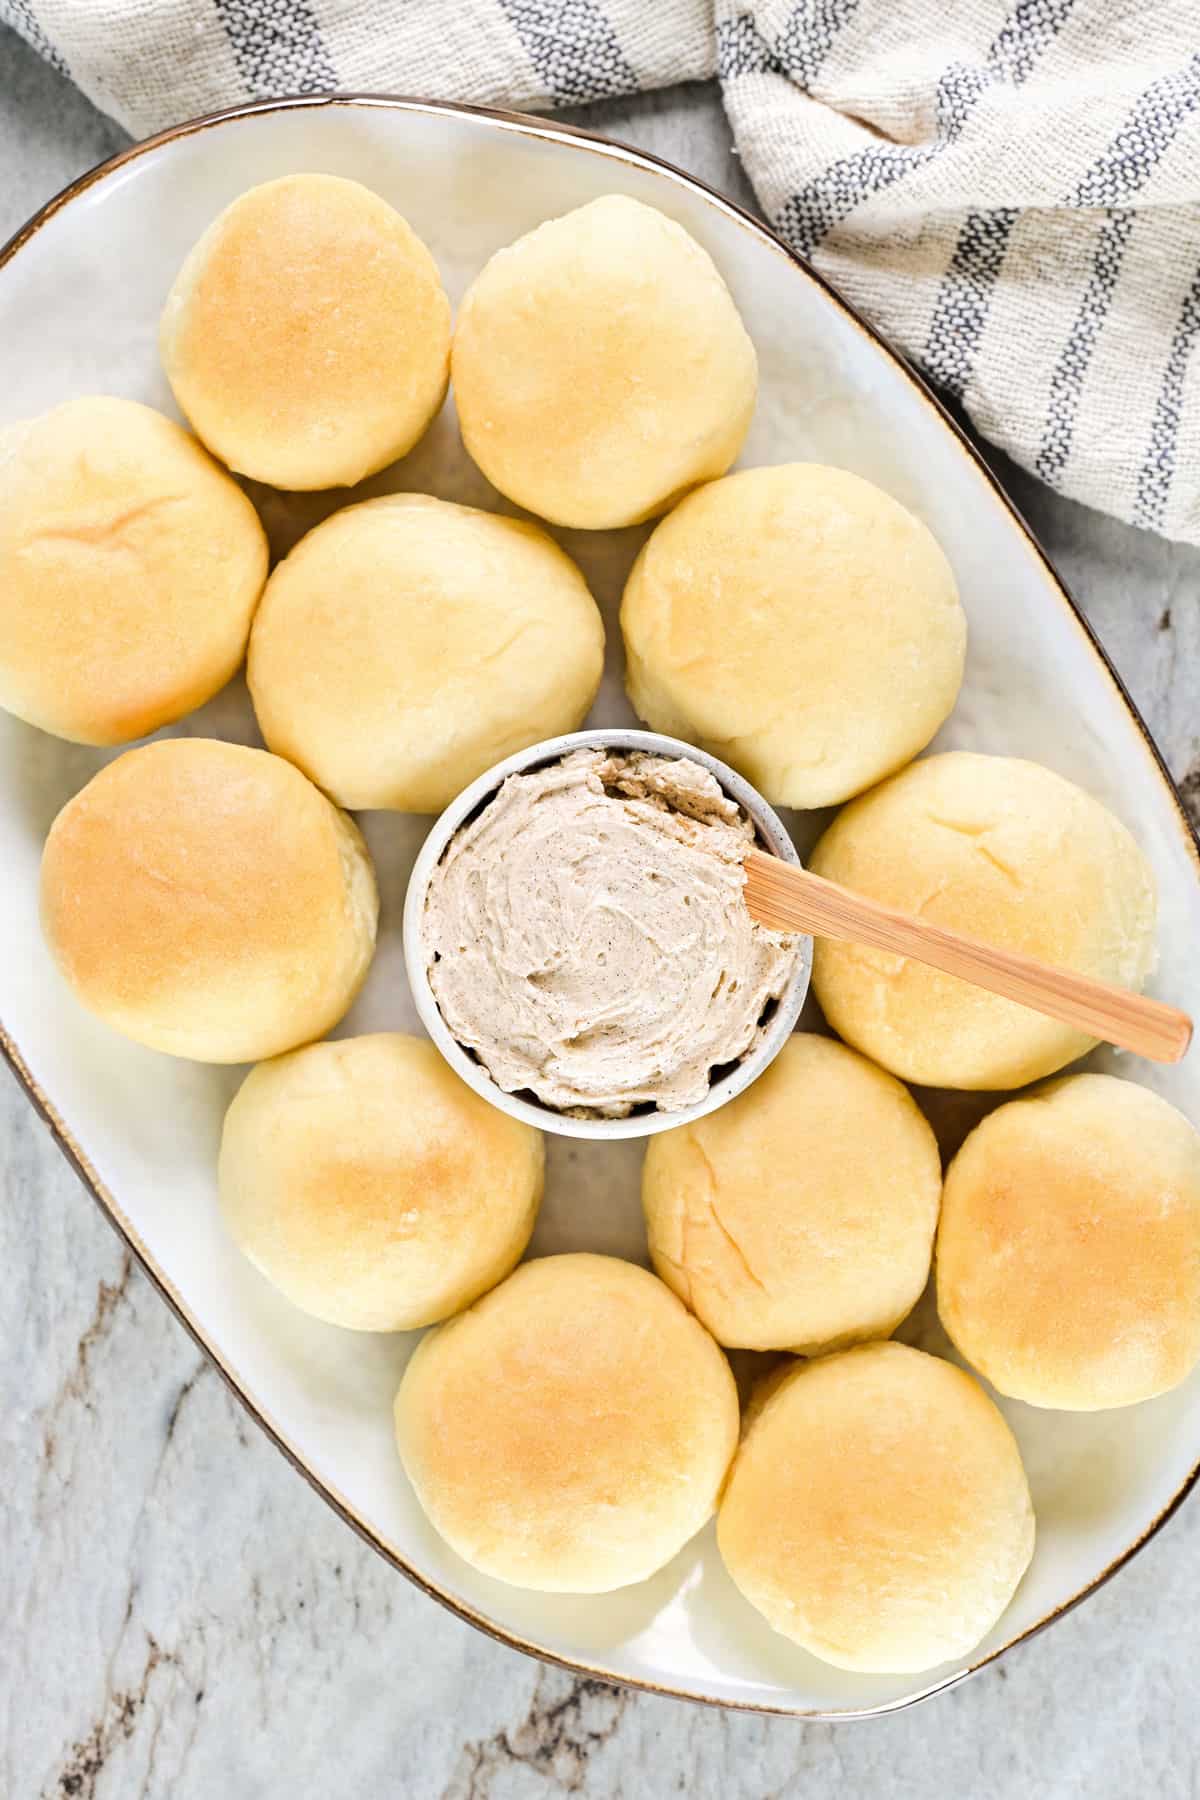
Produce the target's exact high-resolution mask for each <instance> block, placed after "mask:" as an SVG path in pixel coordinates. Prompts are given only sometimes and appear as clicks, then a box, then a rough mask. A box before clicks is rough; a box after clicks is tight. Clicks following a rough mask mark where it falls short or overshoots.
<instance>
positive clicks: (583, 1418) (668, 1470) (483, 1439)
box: [396, 1255, 738, 1594]
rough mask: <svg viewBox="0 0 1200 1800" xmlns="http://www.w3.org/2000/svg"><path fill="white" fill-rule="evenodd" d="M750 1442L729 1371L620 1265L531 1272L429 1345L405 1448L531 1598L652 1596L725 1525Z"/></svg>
mask: <svg viewBox="0 0 1200 1800" xmlns="http://www.w3.org/2000/svg"><path fill="white" fill-rule="evenodd" d="M737 1434H738V1402H737V1390H736V1388H735V1386H734V1381H733V1376H732V1374H731V1373H730V1370H729V1365H728V1363H727V1362H726V1360H725V1358H724V1356H723V1355H722V1354H721V1352H720V1350H718V1348H717V1346H716V1345H715V1344H714V1343H713V1341H712V1339H711V1338H710V1337H709V1335H708V1333H707V1332H706V1331H705V1329H704V1327H703V1326H702V1325H699V1324H697V1322H696V1320H695V1319H693V1318H692V1317H691V1315H690V1313H688V1312H687V1311H686V1310H685V1309H684V1307H683V1306H682V1305H681V1304H680V1302H679V1301H678V1300H677V1299H676V1298H675V1296H674V1294H672V1293H671V1292H670V1290H669V1289H668V1288H665V1287H664V1286H663V1284H662V1282H661V1281H658V1280H656V1279H655V1277H654V1276H653V1275H650V1274H648V1273H647V1271H646V1270H645V1269H639V1268H638V1267H637V1266H636V1265H635V1264H633V1263H627V1262H619V1261H618V1260H617V1259H616V1258H615V1257H609V1256H587V1255H572V1256H549V1257H545V1258H543V1259H542V1260H540V1261H537V1262H530V1263H524V1264H523V1265H522V1266H521V1268H519V1269H517V1270H516V1272H515V1273H514V1274H512V1275H510V1276H509V1278H508V1280H507V1281H505V1282H503V1283H502V1284H501V1285H500V1286H499V1287H498V1288H493V1290H492V1292H491V1293H490V1294H487V1295H485V1296H484V1298H483V1299H482V1300H478V1301H476V1303H475V1305H474V1306H473V1307H471V1309H470V1311H469V1312H465V1313H460V1314H459V1316H458V1317H457V1318H456V1319H451V1320H450V1321H449V1322H448V1323H447V1324H445V1325H441V1326H439V1327H438V1328H437V1330H436V1331H433V1332H431V1333H430V1335H429V1336H428V1337H426V1338H424V1339H423V1340H422V1342H421V1343H420V1344H419V1345H418V1347H417V1350H416V1352H415V1354H414V1355H413V1358H412V1360H411V1362H410V1363H409V1365H408V1368H407V1369H406V1370H405V1372H404V1379H403V1380H402V1382H401V1384H400V1391H399V1393H398V1394H397V1396H396V1442H397V1445H398V1447H399V1451H400V1457H401V1460H402V1461H403V1464H404V1467H405V1470H406V1471H407V1473H408V1477H409V1480H410V1481H411V1482H412V1484H413V1488H414V1489H415V1491H416V1494H417V1498H418V1499H419V1500H420V1502H421V1504H422V1506H423V1507H424V1508H425V1511H426V1512H427V1513H428V1515H429V1518H430V1520H431V1521H432V1523H433V1524H434V1526H435V1527H436V1528H437V1530H438V1531H440V1532H441V1534H442V1536H443V1537H444V1538H445V1539H446V1541H447V1543H448V1544H449V1545H450V1546H451V1548H452V1549H453V1550H455V1551H457V1553H458V1554H459V1556H461V1557H463V1558H464V1559H465V1560H466V1561H467V1562H469V1563H471V1564H472V1565H473V1567H475V1568H477V1569H480V1570H482V1571H483V1573H484V1574H485V1575H491V1576H494V1577H495V1578H496V1579H497V1580H499V1581H507V1582H511V1583H512V1584H513V1585H514V1586H517V1587H527V1588H538V1589H541V1590H542V1591H543V1592H546V1593H573V1594H597V1593H604V1592H606V1591H607V1590H608V1589H610V1588H619V1587H625V1586H627V1585H628V1584H629V1583H631V1582H635V1581H643V1580H644V1579H645V1578H646V1576H648V1575H652V1574H653V1573H654V1571H655V1570H656V1569H660V1568H661V1567H662V1566H663V1564H664V1563H666V1562H669V1561H670V1559H671V1558H672V1557H673V1556H674V1555H675V1553H676V1551H678V1550H681V1549H682V1548H683V1546H684V1544H686V1543H687V1542H688V1540H689V1538H691V1537H692V1536H694V1534H695V1533H696V1532H697V1531H699V1529H700V1527H701V1526H702V1525H703V1524H704V1523H705V1521H706V1520H707V1519H708V1518H709V1517H711V1515H712V1512H713V1509H714V1507H715V1506H716V1503H717V1496H718V1494H719V1493H720V1490H721V1483H722V1482H723V1481H724V1479H725V1473H726V1470H727V1469H728V1467H729V1459H730V1457H731V1456H732V1455H733V1451H734V1446H735V1445H736V1443H737Z"/></svg>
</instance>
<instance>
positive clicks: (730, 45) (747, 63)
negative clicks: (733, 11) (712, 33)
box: [717, 13, 783, 81]
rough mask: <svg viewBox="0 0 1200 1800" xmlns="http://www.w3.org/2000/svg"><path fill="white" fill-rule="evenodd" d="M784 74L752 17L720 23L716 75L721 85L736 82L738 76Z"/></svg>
mask: <svg viewBox="0 0 1200 1800" xmlns="http://www.w3.org/2000/svg"><path fill="white" fill-rule="evenodd" d="M782 73H783V70H782V69H781V68H780V66H779V64H778V63H777V62H776V60H775V58H774V56H772V54H771V46H770V45H769V44H768V43H767V40H766V39H765V38H764V37H761V36H760V35H759V30H758V27H757V25H756V24H755V23H754V20H753V19H752V18H751V17H750V14H749V13H738V14H737V15H736V16H735V17H734V18H732V19H719V20H718V21H717V74H718V75H719V76H720V78H721V80H722V81H736V79H737V77H738V76H739V75H782Z"/></svg>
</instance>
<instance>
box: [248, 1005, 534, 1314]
mask: <svg viewBox="0 0 1200 1800" xmlns="http://www.w3.org/2000/svg"><path fill="white" fill-rule="evenodd" d="M544 1160H545V1157H544V1150H543V1143H542V1136H541V1133H540V1132H538V1131H534V1130H533V1129H532V1127H531V1126H529V1125H523V1124H522V1123H521V1122H520V1120H519V1119H510V1118H509V1117H508V1115H507V1114H506V1113H502V1112H500V1111H498V1110H497V1108H496V1107H494V1106H489V1105H488V1103H487V1101H486V1100H481V1099H480V1098H479V1096H478V1095H477V1094H475V1093H473V1092H472V1090H471V1089H470V1088H469V1087H467V1085H466V1083H465V1082H462V1081H460V1080H459V1078H458V1076H457V1075H455V1074H454V1073H453V1071H452V1070H451V1069H450V1068H449V1067H448V1066H447V1064H446V1063H445V1062H444V1061H443V1060H442V1058H441V1057H440V1056H439V1055H438V1052H437V1051H436V1050H435V1049H434V1047H433V1045H432V1044H431V1043H430V1042H429V1041H428V1039H426V1038H416V1037H406V1036H404V1035H403V1034H402V1033H399V1032H384V1033H380V1034H379V1035H377V1036H374V1037H358V1038H341V1039H338V1040H336V1041H334V1042H327V1043H323V1044H310V1045H309V1046H308V1047H307V1049H304V1050H294V1051H293V1052H292V1053H291V1054H290V1055H289V1056H280V1057H277V1058H276V1059H275V1060H274V1061H272V1062H265V1063H260V1064H259V1066H258V1068H256V1069H254V1070H252V1071H251V1073H250V1074H249V1075H248V1076H247V1077H246V1080H245V1081H244V1082H243V1083H242V1086H241V1087H240V1089H239V1090H238V1092H237V1095H236V1096H235V1098H234V1101H233V1104H232V1105H231V1106H230V1108H229V1111H228V1112H227V1113H226V1115H225V1129H224V1132H223V1134H222V1137H221V1158H220V1188H221V1210H222V1212H223V1213H224V1216H225V1222H226V1224H227V1225H228V1227H229V1230H230V1232H231V1233H232V1235H233V1237H234V1239H235V1241H236V1242H237V1244H238V1245H239V1247H240V1248H241V1249H242V1250H243V1251H244V1252H245V1254H246V1255H247V1256H248V1257H249V1259H250V1261H251V1262H252V1263H253V1264H254V1265H255V1267H256V1268H258V1269H259V1270H260V1271H261V1272H262V1274H264V1275H265V1276H266V1278H267V1280H268V1281H270V1282H273V1283H274V1285H275V1286H276V1287H277V1288H278V1289H279V1290H280V1292H281V1293H283V1294H285V1295H286V1296H287V1298H288V1299H289V1300H290V1301H292V1303H293V1304H294V1305H296V1306H299V1307H301V1308H302V1309H303V1310H304V1311H305V1312H307V1313H312V1314H313V1316H314V1317H315V1318H318V1319H325V1320H326V1321H327V1322H328V1323H329V1324H331V1325H342V1326H345V1327H347V1328H348V1329H350V1330H352V1331H407V1330H410V1329H411V1328H413V1327H415V1326H418V1325H432V1324H434V1323H435V1322H436V1321H437V1320H438V1319H444V1318H447V1317H448V1316H449V1314H450V1313H454V1312H458V1311H460V1309H461V1308H462V1307H464V1306H469V1305H470V1304H471V1302H472V1301H473V1300H477V1299H478V1298H479V1296H480V1294H483V1293H486V1292H487V1290H488V1288H490V1287H494V1286H495V1285H496V1283H497V1282H498V1281H501V1280H503V1278H504V1276H505V1275H507V1274H508V1273H509V1271H510V1270H511V1269H512V1268H514V1267H515V1265H516V1263H517V1262H518V1260H519V1259H520V1256H521V1252H522V1251H523V1250H524V1248H525V1246H526V1244H527V1243H528V1242H529V1234H530V1232H531V1231H532V1230H533V1222H534V1219H535V1218H536V1216H537V1209H538V1202H539V1201H540V1199H541V1197H542V1168H543V1163H544Z"/></svg>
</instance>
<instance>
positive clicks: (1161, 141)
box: [0, 0, 1200, 542]
mask: <svg viewBox="0 0 1200 1800" xmlns="http://www.w3.org/2000/svg"><path fill="white" fill-rule="evenodd" d="M0 19H2V20H4V21H6V22H7V23H9V24H11V25H13V26H14V27H15V28H16V30H17V31H19V32H20V33H21V34H22V35H23V36H24V37H26V38H27V39H28V40H29V42H30V43H31V44H32V45H33V46H34V47H35V48H36V49H37V50H38V51H40V52H41V54H42V55H44V56H45V57H47V58H48V60H50V61H51V62H52V63H53V64H54V65H55V67H57V68H58V69H60V70H62V71H63V72H64V73H65V74H67V75H69V76H70V77H71V78H72V79H73V80H74V81H75V82H77V83H78V85H79V86H80V87H81V88H82V89H83V90H84V92H85V93H86V94H88V95H89V96H90V97H91V99H92V100H94V101H95V102H96V104H97V105H98V106H100V107H101V108H103V109H104V110H105V111H106V112H109V113H111V114H112V115H113V116H114V117H116V118H117V119H119V120H120V121H121V123H122V124H123V125H125V126H126V127H127V128H128V129H129V130H130V131H132V132H134V133H136V134H139V135H141V134H145V133H147V132H151V131H154V130H157V129H159V128H161V127H162V126H164V125H168V124H172V123H174V122H176V121H177V120H180V119H184V118H188V117H190V116H193V115H195V114H197V113H201V112H205V111H211V110H213V109H215V108H218V107H221V106H226V105H230V104H233V103H235V102H237V101H238V100H242V99H247V98H254V99H261V98H268V97H270V96H272V95H282V94H296V93H301V94H311V93H320V92H325V91H329V90H334V89H342V90H349V91H353V90H360V91H372V92H375V93H384V92H393V93H403V94H410V95H421V96H428V97H434V98H442V99H451V100H464V101H469V102H474V103H476V104H491V105H501V106H507V107H513V108H518V109H544V108H549V107H554V106H566V105H575V104H579V103H582V102H586V101H590V100H597V99H603V98H609V97H612V96H615V95H619V94H624V93H628V92H632V91H635V90H638V89H644V88H652V87H657V86H663V85H666V84H668V83H672V82H677V81H683V80H689V79H697V78H702V77H706V76H710V75H712V74H714V73H715V74H716V75H717V76H718V77H719V78H720V81H721V84H722V89H723V92H724V96H725V104H726V107H727V110H728V113H729V118H730V122H731V124H732V127H733V131H734V135H735V138H736V141H737V145H738V148H739V150H740V153H741V155H742V158H743V161H744V164H745V168H746V172H747V174H748V175H749V177H750V180H751V181H752V183H753V185H754V188H755V191H756V193H757V195H758V198H759V201H760V203H761V205H762V207H763V210H764V212H765V213H766V215H767V217H768V218H769V219H770V220H771V222H772V223H773V224H774V226H775V227H776V229H777V230H778V231H779V232H780V233H781V234H782V236H783V237H784V238H785V239H786V240H787V241H788V243H790V244H791V245H792V246H793V248H794V249H796V250H797V251H799V252H800V254H801V255H803V256H805V257H808V258H809V259H810V260H811V261H812V262H813V264H814V265H815V266H816V267H817V268H818V269H819V270H820V271H821V272H822V273H823V274H825V275H828V276H829V277H830V279H831V280H832V281H833V282H834V283H835V284H836V285H837V286H838V287H839V288H840V289H841V291H842V292H843V293H844V294H846V296H847V297H848V298H849V299H850V300H851V301H852V302H853V303H854V304H855V305H856V306H857V307H859V308H860V309H861V311H862V312H863V313H864V314H865V315H866V317H867V318H868V319H870V320H871V321H872V323H874V324H875V325H877V326H878V327H879V328H880V330H881V331H882V332H883V333H884V334H885V336H887V337H888V338H890V339H891V341H892V342H893V343H894V344H896V345H897V346H898V347H899V348H900V349H902V350H903V351H905V352H906V353H907V355H908V356H909V357H910V358H911V360H912V361H913V362H915V363H916V364H917V365H918V366H920V367H921V368H923V369H924V370H925V371H926V372H927V374H928V375H929V376H930V378H931V379H932V380H933V382H934V383H935V384H936V385H937V386H938V387H940V388H941V389H942V390H943V391H944V392H946V393H948V394H949V395H950V396H951V397H952V398H954V399H955V400H956V401H958V402H959V403H960V404H961V405H962V406H963V407H964V408H965V410H966V411H967V413H968V414H969V415H970V417H971V418H972V419H973V421H974V422H975V424H976V425H977V426H978V428H979V430H980V431H981V432H983V433H984V434H985V435H986V436H987V437H989V438H991V439H992V441H993V442H995V443H997V444H999V445H1000V446H1001V447H1002V448H1003V449H1004V450H1005V451H1007V452H1008V454H1009V455H1010V456H1012V457H1013V458H1014V459H1015V460H1016V461H1017V462H1019V463H1021V464H1023V465H1024V466H1025V467H1026V468H1028V469H1031V470H1033V471H1034V472H1035V473H1036V474H1037V475H1039V476H1040V477H1041V478H1042V479H1043V480H1044V481H1046V482H1048V483H1049V484H1050V485H1051V486H1052V487H1055V488H1058V489H1059V490H1060V491H1061V492H1063V493H1065V494H1069V495H1071V496H1073V497H1074V498H1076V499H1078V500H1082V501H1086V502H1087V503H1088V504H1090V505H1092V506H1096V507H1100V508H1102V509H1104V510H1105V511H1108V512H1111V513H1115V514H1116V515H1117V516H1118V517H1120V518H1122V519H1125V520H1128V521H1131V522H1132V523H1134V524H1137V525H1142V526H1148V527H1150V528H1152V529H1153V530H1156V531H1160V532H1162V533H1164V534H1165V535H1167V536H1170V537H1179V538H1186V539H1189V540H1191V541H1192V542H1200V354H1197V353H1196V340H1197V338H1198V337H1200V5H1198V0H1143V3H1142V4H1137V3H1136V0H1008V3H1007V4H1006V3H1005V0H741V3H739V0H392V3H391V4H388V3H386V0H0Z"/></svg>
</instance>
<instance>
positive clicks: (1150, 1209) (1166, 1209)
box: [937, 1075, 1200, 1412]
mask: <svg viewBox="0 0 1200 1800" xmlns="http://www.w3.org/2000/svg"><path fill="white" fill-rule="evenodd" d="M937 1296H938V1311H939V1313H940V1314H941V1318H942V1323H943V1325H944V1326H945V1327H946V1330H947V1331H948V1332H949V1334H950V1336H951V1338H952V1339H953V1341H954V1343H955V1344H956V1345H957V1346H958V1348H959V1350H960V1351H961V1352H962V1354H963V1355H964V1356H965V1357H966V1358H967V1360H968V1361H969V1362H972V1363H974V1365H975V1367H976V1368H977V1369H978V1370H979V1371H980V1373H981V1374H982V1375H986V1376H987V1378H988V1380H989V1381H990V1382H991V1384H992V1386H993V1387H995V1388H997V1389H998V1390H999V1392H1000V1393H1002V1394H1011V1395H1013V1396H1014V1398H1016V1399H1018V1400H1025V1401H1028V1403H1029V1404H1030V1405H1031V1406H1049V1407H1059V1408H1062V1409H1063V1410H1065V1411H1070V1412H1094V1411H1096V1410H1098V1409H1099V1408H1101V1407H1108V1406H1130V1405H1132V1404H1133V1403H1134V1402H1135V1401H1138V1400H1149V1399H1151V1398H1152V1397H1153V1396H1154V1395H1155V1394H1162V1393H1165V1392H1166V1390H1167V1389H1168V1388H1173V1387H1176V1386H1177V1385H1178V1384H1179V1382H1181V1381H1182V1380H1183V1379H1184V1377H1185V1376H1186V1375H1188V1374H1190V1372H1191V1370H1192V1369H1193V1368H1194V1367H1195V1366H1196V1363H1197V1361H1200V1136H1197V1134H1196V1131H1195V1130H1194V1128H1193V1127H1192V1126H1191V1125H1190V1124H1189V1123H1188V1121H1187V1120H1186V1119H1185V1118H1184V1116H1183V1114H1182V1113H1179V1112H1176V1110H1175V1108H1174V1107H1173V1106H1170V1105H1168V1103H1167V1102H1166V1101H1165V1100H1163V1099H1162V1098H1160V1096H1159V1095H1158V1094H1153V1093H1151V1092H1150V1091H1149V1090H1148V1089H1146V1088H1141V1087H1135V1086H1134V1084H1133V1083H1132V1082H1130V1081H1118V1080H1116V1079H1115V1078H1114V1077H1113V1076H1111V1075H1068V1076H1066V1077H1064V1079H1062V1080H1061V1081H1055V1082H1050V1083H1049V1084H1048V1085H1047V1086H1045V1087H1043V1088H1039V1089H1038V1090H1037V1091H1036V1092H1035V1093H1033V1094H1030V1095H1028V1096H1027V1097H1023V1098H1021V1099H1019V1100H1010V1101H1009V1103H1008V1104H1007V1105H1006V1106H1002V1107H1000V1108H999V1109H998V1111H996V1112H994V1113H991V1114H990V1115H989V1116H988V1117H987V1118H986V1119H984V1121H983V1123H982V1124H980V1125H977V1126H976V1128H975V1130H974V1131H973V1132H972V1133H971V1135H970V1137H968V1138H967V1140H966V1142H965V1143H964V1144H963V1146H962V1149H961V1150H960V1151H959V1153H958V1155H957V1156H956V1157H955V1158H954V1161H953V1162H952V1163H951V1165H950V1168H949V1170H948V1171H947V1174H946V1198H945V1205H944V1209H943V1212H942V1222H941V1226H940V1228H939V1231H938V1245H937Z"/></svg>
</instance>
